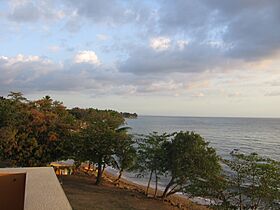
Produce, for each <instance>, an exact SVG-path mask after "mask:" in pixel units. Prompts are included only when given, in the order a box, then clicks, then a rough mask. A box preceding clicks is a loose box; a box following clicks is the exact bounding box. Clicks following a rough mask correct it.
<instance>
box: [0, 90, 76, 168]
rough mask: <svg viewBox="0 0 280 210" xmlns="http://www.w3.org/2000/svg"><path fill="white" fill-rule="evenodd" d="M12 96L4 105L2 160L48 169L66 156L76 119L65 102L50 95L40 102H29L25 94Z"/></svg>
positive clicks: (0, 129) (0, 139)
mask: <svg viewBox="0 0 280 210" xmlns="http://www.w3.org/2000/svg"><path fill="white" fill-rule="evenodd" d="M9 97H10V99H2V100H1V102H0V115H1V121H0V125H1V126H0V151H1V152H2V154H1V159H2V160H8V161H10V162H11V164H12V165H13V166H20V167H22V166H44V165H46V164H48V163H50V162H52V161H56V160H58V159H60V158H61V157H63V156H64V153H65V151H63V144H64V142H65V141H67V140H68V139H69V138H70V137H71V133H72V130H73V128H74V118H73V117H72V116H71V115H69V113H68V112H67V111H66V109H65V107H64V106H63V105H62V103H60V102H57V101H53V100H52V99H51V98H50V97H48V96H47V97H45V98H43V99H40V100H37V101H27V100H26V99H25V98H24V97H23V96H22V94H21V93H11V94H10V95H9ZM2 114H3V115H2Z"/></svg>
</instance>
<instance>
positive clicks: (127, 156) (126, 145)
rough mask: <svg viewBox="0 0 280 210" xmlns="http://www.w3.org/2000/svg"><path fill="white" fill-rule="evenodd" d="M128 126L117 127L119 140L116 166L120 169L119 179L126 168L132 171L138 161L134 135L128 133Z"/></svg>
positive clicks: (116, 151)
mask: <svg viewBox="0 0 280 210" xmlns="http://www.w3.org/2000/svg"><path fill="white" fill-rule="evenodd" d="M127 129H130V128H128V127H122V128H119V129H117V132H118V134H119V141H118V144H117V146H116V150H115V156H116V161H115V162H116V165H115V168H117V169H119V171H120V172H119V176H118V178H117V179H116V181H118V180H119V179H120V178H121V176H122V173H123V171H124V170H126V171H131V170H133V166H134V165H135V163H136V149H135V148H134V145H135V141H134V140H133V136H132V135H128V134H127Z"/></svg>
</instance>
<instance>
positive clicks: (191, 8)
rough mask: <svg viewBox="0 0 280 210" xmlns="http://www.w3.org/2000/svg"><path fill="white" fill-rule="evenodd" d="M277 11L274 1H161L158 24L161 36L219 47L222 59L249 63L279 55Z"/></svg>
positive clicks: (278, 5)
mask: <svg viewBox="0 0 280 210" xmlns="http://www.w3.org/2000/svg"><path fill="white" fill-rule="evenodd" d="M279 11H280V2H279V1H277V0H260V1H257V2H256V1H254V0H247V1H243V0H236V1H222V0H209V1H203V0H198V1H191V0H180V1H176V3H173V2H170V1H163V2H162V3H161V6H160V9H159V12H158V14H159V22H158V24H159V27H160V28H161V31H162V32H163V33H165V34H170V35H176V34H182V33H183V34H184V35H187V36H189V37H192V38H193V39H195V40H196V41H199V42H204V41H208V42H209V43H219V45H221V44H222V45H223V46H227V48H228V50H227V51H226V52H225V55H227V56H229V57H231V58H236V59H244V60H249V61H250V60H258V59H262V58H263V57H265V56H270V55H272V54H274V53H276V52H279V48H280V36H278V34H279V33H280V13H279Z"/></svg>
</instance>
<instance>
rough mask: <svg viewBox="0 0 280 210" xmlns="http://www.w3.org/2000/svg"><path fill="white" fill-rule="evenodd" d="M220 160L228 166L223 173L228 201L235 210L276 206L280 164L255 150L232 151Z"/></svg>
mask: <svg viewBox="0 0 280 210" xmlns="http://www.w3.org/2000/svg"><path fill="white" fill-rule="evenodd" d="M231 155H232V158H231V159H230V160H224V163H225V164H226V165H227V166H228V167H229V168H230V173H229V174H227V175H226V179H227V182H228V187H227V189H226V190H225V191H224V194H228V195H229V196H228V199H227V200H228V203H230V204H231V206H235V207H238V208H239V209H252V210H256V209H259V208H261V209H279V207H280V205H279V200H280V163H279V162H277V161H274V160H272V159H269V158H263V157H260V156H259V155H258V154H256V153H251V154H249V155H246V154H241V153H239V152H236V151H235V152H232V153H231Z"/></svg>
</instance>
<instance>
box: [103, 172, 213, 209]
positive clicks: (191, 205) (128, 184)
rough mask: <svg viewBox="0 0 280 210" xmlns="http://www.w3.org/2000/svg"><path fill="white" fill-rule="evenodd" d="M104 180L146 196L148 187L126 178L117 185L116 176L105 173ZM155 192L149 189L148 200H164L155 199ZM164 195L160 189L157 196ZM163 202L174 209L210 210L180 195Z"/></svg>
mask: <svg viewBox="0 0 280 210" xmlns="http://www.w3.org/2000/svg"><path fill="white" fill-rule="evenodd" d="M103 175H104V176H103V179H104V181H107V182H110V183H111V184H113V185H114V186H115V187H118V188H120V189H125V190H132V191H135V192H138V193H141V194H145V192H146V186H145V185H142V184H139V183H135V182H133V181H130V180H128V179H126V178H125V177H122V178H121V179H120V180H119V182H118V183H115V182H114V180H115V179H116V178H117V175H116V174H113V173H111V172H108V171H105V172H104V174H103ZM154 192H155V189H154V188H153V187H150V188H149V195H148V196H147V198H150V199H155V200H162V199H161V198H159V197H154V196H153V195H154ZM161 194H162V190H160V189H158V190H157V196H160V195H161ZM162 202H165V203H169V204H170V205H171V206H173V207H177V208H179V209H188V210H190V209H192V210H207V209H208V210H209V208H208V207H207V206H205V205H202V204H197V203H195V202H194V201H192V200H191V199H189V198H188V197H186V196H184V195H179V194H174V195H171V196H169V197H167V198H165V199H164V200H163V201H162Z"/></svg>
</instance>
